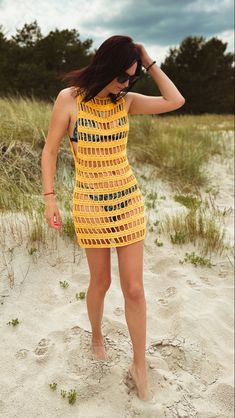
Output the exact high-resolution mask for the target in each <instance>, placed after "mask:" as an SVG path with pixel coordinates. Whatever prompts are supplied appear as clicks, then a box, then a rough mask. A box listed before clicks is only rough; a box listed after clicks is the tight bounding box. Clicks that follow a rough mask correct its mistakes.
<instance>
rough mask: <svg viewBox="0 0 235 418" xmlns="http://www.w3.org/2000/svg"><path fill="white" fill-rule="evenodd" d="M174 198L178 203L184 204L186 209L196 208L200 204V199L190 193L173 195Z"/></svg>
mask: <svg viewBox="0 0 235 418" xmlns="http://www.w3.org/2000/svg"><path fill="white" fill-rule="evenodd" d="M174 200H175V201H176V202H178V203H181V205H184V206H186V208H188V209H197V208H199V206H200V205H201V200H199V199H198V198H197V197H195V196H193V195H190V194H187V195H175V196H174Z"/></svg>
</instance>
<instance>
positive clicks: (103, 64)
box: [62, 35, 141, 103]
mask: <svg viewBox="0 0 235 418" xmlns="http://www.w3.org/2000/svg"><path fill="white" fill-rule="evenodd" d="M135 62H137V68H136V72H135V75H140V73H141V60H140V55H139V52H138V49H137V47H136V45H135V44H134V42H133V40H132V38H131V37H129V36H122V35H114V36H111V37H110V38H108V39H106V40H105V41H104V42H103V43H102V44H101V46H100V47H99V48H98V49H97V51H96V52H95V55H94V56H93V58H92V60H91V63H90V64H89V65H88V66H86V67H83V68H81V69H79V70H73V71H70V72H68V73H66V74H64V75H63V76H62V77H63V80H68V82H69V86H75V87H78V93H82V94H84V98H83V100H84V101H88V100H91V99H92V98H93V97H94V96H96V95H97V94H98V93H99V92H100V91H101V90H102V89H103V88H104V87H105V86H106V85H107V84H109V83H110V82H111V81H112V80H113V79H114V78H116V77H117V76H118V75H120V74H123V73H124V72H125V71H126V70H127V69H128V68H129V67H131V65H133V64H134V63H135ZM134 83H135V81H134V82H132V83H131V82H129V85H128V87H127V88H125V89H124V90H125V92H127V91H129V90H130V89H131V88H132V87H133V85H134ZM109 96H110V98H111V100H112V101H113V102H114V103H116V101H117V100H118V98H119V97H121V96H123V93H121V94H113V93H110V94H109Z"/></svg>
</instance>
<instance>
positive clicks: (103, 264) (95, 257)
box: [85, 248, 111, 287]
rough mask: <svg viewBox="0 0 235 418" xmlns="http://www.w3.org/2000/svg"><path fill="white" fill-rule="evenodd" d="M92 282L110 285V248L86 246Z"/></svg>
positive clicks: (99, 284)
mask: <svg viewBox="0 0 235 418" xmlns="http://www.w3.org/2000/svg"><path fill="white" fill-rule="evenodd" d="M85 252H86V257H87V262H88V266H89V270H90V281H91V284H95V285H98V286H101V287H102V286H103V285H105V286H108V285H110V283H111V255H110V248H85Z"/></svg>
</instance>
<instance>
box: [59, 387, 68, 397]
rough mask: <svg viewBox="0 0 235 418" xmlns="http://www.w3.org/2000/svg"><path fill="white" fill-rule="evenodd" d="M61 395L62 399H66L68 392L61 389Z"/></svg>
mask: <svg viewBox="0 0 235 418" xmlns="http://www.w3.org/2000/svg"><path fill="white" fill-rule="evenodd" d="M60 394H61V396H62V398H65V397H66V395H67V392H66V390H63V389H61V391H60Z"/></svg>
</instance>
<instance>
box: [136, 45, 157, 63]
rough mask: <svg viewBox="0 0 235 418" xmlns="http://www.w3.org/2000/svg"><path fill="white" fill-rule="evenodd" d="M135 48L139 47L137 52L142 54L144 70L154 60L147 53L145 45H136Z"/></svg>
mask: <svg viewBox="0 0 235 418" xmlns="http://www.w3.org/2000/svg"><path fill="white" fill-rule="evenodd" d="M135 46H136V47H137V50H138V52H139V54H140V59H141V63H142V65H143V67H144V68H147V67H148V66H149V65H150V64H151V63H152V62H153V60H152V58H151V57H150V56H149V54H148V53H147V51H146V49H145V47H144V45H142V44H135Z"/></svg>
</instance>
